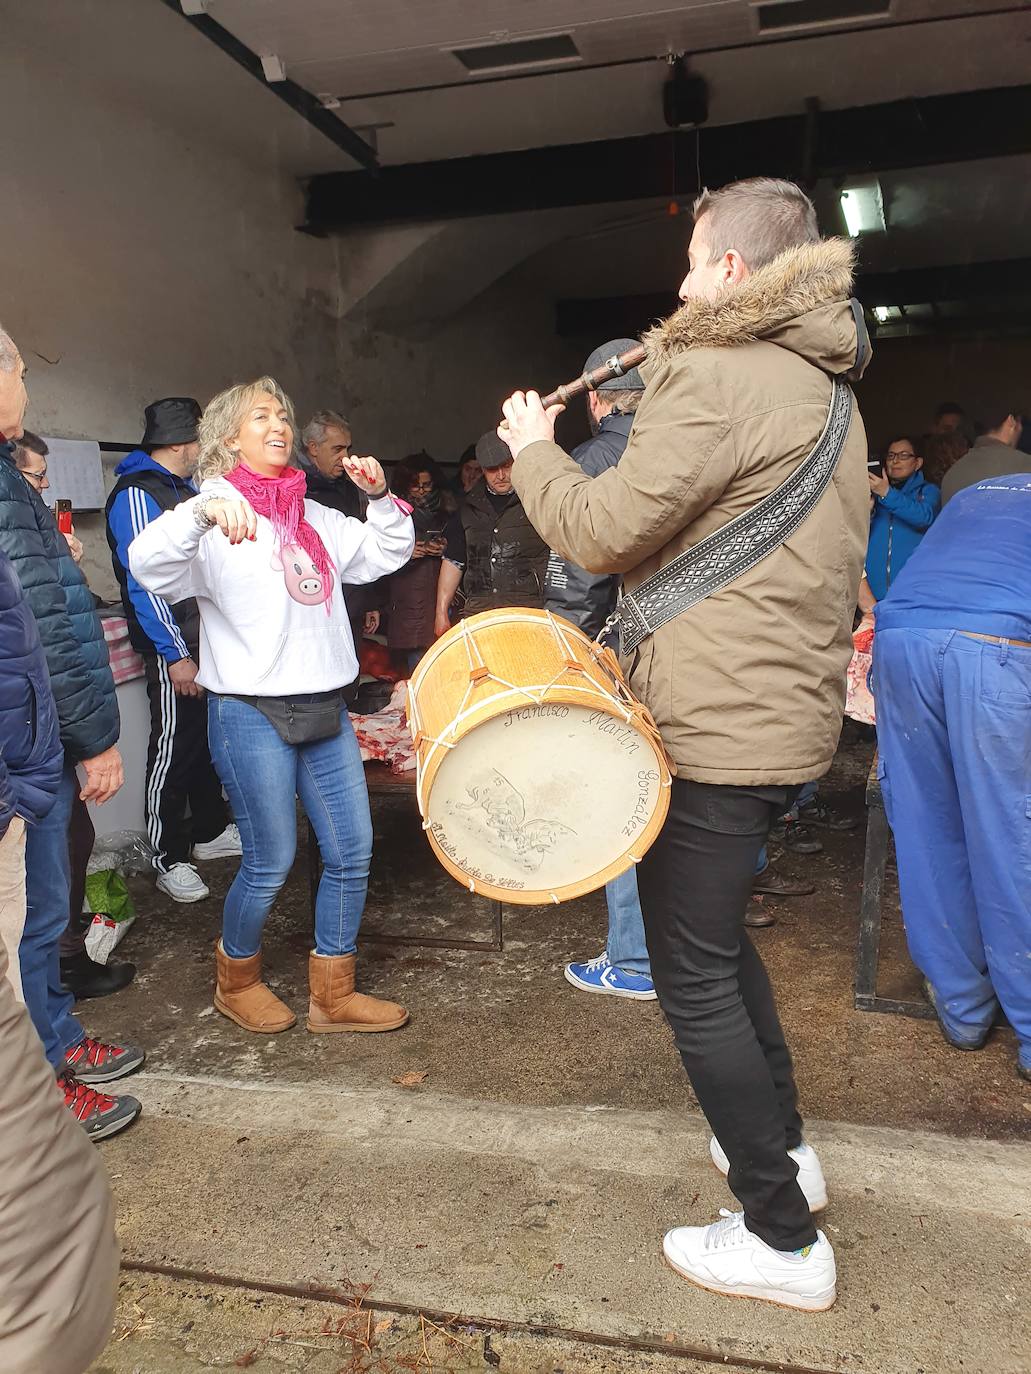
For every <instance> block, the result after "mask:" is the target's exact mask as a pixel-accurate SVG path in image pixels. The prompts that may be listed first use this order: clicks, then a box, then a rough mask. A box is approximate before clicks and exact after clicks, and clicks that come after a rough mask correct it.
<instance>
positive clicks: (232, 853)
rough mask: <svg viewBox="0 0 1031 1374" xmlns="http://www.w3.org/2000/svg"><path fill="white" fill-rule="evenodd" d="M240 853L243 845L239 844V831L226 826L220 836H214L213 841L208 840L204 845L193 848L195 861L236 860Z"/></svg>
mask: <svg viewBox="0 0 1031 1374" xmlns="http://www.w3.org/2000/svg"><path fill="white" fill-rule="evenodd" d="M242 853H243V845H242V844H241V843H240V831H239V828H238V827H237V826H235V825H227V826H226V828H225V829H224V830H223V831H222V833H221V835H216V836H215V838H214V839H213V840H208V841H207V843H206V844H195V845H194V846H193V857H194V858H195V859H238V858H239V857H240V855H241V854H242Z"/></svg>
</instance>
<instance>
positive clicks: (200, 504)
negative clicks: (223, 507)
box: [193, 496, 220, 534]
mask: <svg viewBox="0 0 1031 1374" xmlns="http://www.w3.org/2000/svg"><path fill="white" fill-rule="evenodd" d="M219 499H220V498H219V497H217V496H201V497H199V498H198V500H197V501H195V502H194V505H193V519H194V523H195V524H196V526H197V528H198V529H199V530H203V531H204V532H205V534H206V533H207V531H208V530H210V529H213V528H214V525H215V521H214V520H212V519H211V517H210V516H209V515H208V506H209V505H210V504H211V502H212V501H217V500H219Z"/></svg>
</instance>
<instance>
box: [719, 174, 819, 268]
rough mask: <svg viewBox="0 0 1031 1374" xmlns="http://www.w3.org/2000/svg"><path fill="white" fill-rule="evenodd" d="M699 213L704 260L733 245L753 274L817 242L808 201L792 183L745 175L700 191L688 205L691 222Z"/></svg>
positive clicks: (810, 203) (803, 193) (724, 251)
mask: <svg viewBox="0 0 1031 1374" xmlns="http://www.w3.org/2000/svg"><path fill="white" fill-rule="evenodd" d="M703 215H705V216H706V220H705V227H706V230H707V237H708V240H709V262H710V263H713V262H719V260H720V258H722V257H723V255H724V253H727V252H729V251H730V249H731V248H734V249H736V250H737V252H739V253H740V254H741V256H742V257H743V258H744V260H745V263H746V264H747V266H748V268H749V270H750V271H752V272H755V271H757V270H758V269H759V268H760V267H765V266H766V264H767V263H768V262H772V261H773V259H774V258H775V257H777V256H779V254H781V253H783V252H786V250H787V249H789V248H800V247H801V246H802V245H803V244H805V243H819V241H820V229H819V226H818V224H817V222H816V210H815V209H814V207H813V202H812V201H811V200H810V199H809V197H808V196H807V195H806V193H805V192H804V191H803V190H802V188H801V187H800V186H796V185H795V183H794V182H793V181H779V180H777V179H776V178H775V177H750V178H749V179H748V180H747V181H733V182H731V183H730V185H729V186H724V187H723V188H722V189H721V190H719V191H709V190H705V191H703V192H702V194H701V195H700V196H699V197H698V199H697V200H696V201H695V203H694V218H695V224H697V223H698V221H699V220H700V219H701V218H702V216H703Z"/></svg>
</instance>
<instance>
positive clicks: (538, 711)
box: [505, 701, 569, 730]
mask: <svg viewBox="0 0 1031 1374" xmlns="http://www.w3.org/2000/svg"><path fill="white" fill-rule="evenodd" d="M568 715H569V707H568V706H557V705H555V704H554V703H552V702H548V701H545V702H542V703H541V704H540V705H539V706H521V707H519V708H518V709H517V710H515V711H509V712H508V714H507V715H506V717H505V729H506V730H507V729H508V727H509V726H510V725H512V724H513V723H514V722H515V721H517V720H540V719H541V718H542V717H544V716H557V717H558V719H559V720H565V718H566V716H568Z"/></svg>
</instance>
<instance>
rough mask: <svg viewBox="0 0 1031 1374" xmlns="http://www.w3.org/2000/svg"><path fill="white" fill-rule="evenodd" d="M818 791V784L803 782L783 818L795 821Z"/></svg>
mask: <svg viewBox="0 0 1031 1374" xmlns="http://www.w3.org/2000/svg"><path fill="white" fill-rule="evenodd" d="M819 791H820V784H819V782H804V783H803V784H802V790H801V792H799V794H798V796H797V797H796V798H795V804H794V806H792V807H791V809H790V811H786V812H785V813H784V816H785V817H787V818H789V819H790V820H793V821H797V820H798V813H799V810H800V808H801V807H803V806H807V805H808V804H809V802H811V801H812V800H813V799H814V798H815V797H816V796H817V795H818V793H819ZM765 866H766V865H765V864H764V865H763V867H764V868H765Z"/></svg>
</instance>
